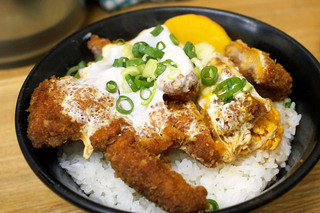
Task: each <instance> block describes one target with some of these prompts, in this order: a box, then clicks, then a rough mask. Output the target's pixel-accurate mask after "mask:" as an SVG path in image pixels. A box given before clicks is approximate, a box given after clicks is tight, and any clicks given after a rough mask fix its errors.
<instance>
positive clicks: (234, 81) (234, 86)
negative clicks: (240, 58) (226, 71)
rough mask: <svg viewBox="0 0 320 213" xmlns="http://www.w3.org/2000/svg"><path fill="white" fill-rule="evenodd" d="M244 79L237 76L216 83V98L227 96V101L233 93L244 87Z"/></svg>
mask: <svg viewBox="0 0 320 213" xmlns="http://www.w3.org/2000/svg"><path fill="white" fill-rule="evenodd" d="M243 82H244V81H243V80H242V79H240V78H238V77H231V78H227V79H226V80H224V81H222V82H221V83H220V84H218V85H217V87H216V88H215V91H214V92H215V94H216V95H217V97H218V98H227V99H226V100H225V101H227V102H228V103H229V102H230V101H231V100H230V98H231V99H232V98H233V95H234V94H235V93H237V92H238V91H240V90H241V89H242V88H243V87H244V85H243V84H244V83H243ZM220 90H222V92H220Z"/></svg>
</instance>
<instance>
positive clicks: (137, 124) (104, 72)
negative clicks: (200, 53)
mask: <svg viewBox="0 0 320 213" xmlns="http://www.w3.org/2000/svg"><path fill="white" fill-rule="evenodd" d="M162 27H163V28H164V29H163V31H162V32H161V33H160V34H159V35H158V36H156V37H155V36H153V35H152V34H151V33H150V32H151V31H152V30H153V29H154V27H152V28H150V29H146V30H144V31H142V32H141V33H140V34H139V35H138V36H137V37H136V38H134V39H133V40H131V41H129V42H127V43H130V44H132V45H133V44H134V43H136V42H139V41H144V42H146V43H147V44H148V45H149V46H151V47H156V45H157V43H158V42H160V41H162V42H163V43H164V44H165V46H166V47H165V49H164V50H163V51H164V52H165V54H164V56H163V58H162V59H160V60H159V61H165V60H166V59H171V60H173V62H174V63H176V64H177V66H178V69H179V70H180V71H181V74H183V75H187V74H189V73H190V72H193V65H192V63H191V61H190V60H189V58H188V57H187V56H186V55H185V53H184V50H183V47H182V46H176V45H174V44H173V43H172V41H171V40H170V37H169V35H170V32H169V30H168V28H167V27H166V26H164V25H163V26H162ZM123 47H124V45H119V44H118V45H117V44H109V45H106V46H105V47H104V48H103V60H102V61H99V62H95V63H92V64H90V65H89V66H88V67H86V68H83V69H81V70H80V71H79V73H80V76H81V78H80V81H83V82H84V83H87V84H90V85H94V86H95V87H96V88H98V89H99V90H100V91H105V87H106V83H107V82H108V81H110V80H113V81H115V82H116V83H117V85H118V89H119V90H118V92H116V93H110V94H111V95H112V97H114V98H115V100H117V99H118V98H119V96H120V95H124V96H127V97H129V98H130V99H131V100H132V101H133V103H134V110H133V111H132V112H131V113H130V114H129V115H122V114H120V113H118V112H117V111H116V110H114V111H115V112H116V113H118V116H122V117H124V118H126V119H127V121H128V122H129V123H131V124H132V126H133V127H134V128H135V129H136V130H137V132H139V130H141V129H142V128H143V127H145V126H148V125H149V116H148V115H149V113H151V112H152V111H154V110H157V108H156V107H152V106H155V105H160V106H162V105H163V104H164V101H163V94H164V92H163V84H165V83H167V82H168V81H172V80H170V79H168V78H167V75H168V74H169V73H170V68H169V66H167V69H166V71H165V72H164V73H162V75H160V76H159V77H158V79H157V89H156V92H155V96H154V98H153V99H152V101H151V103H150V104H149V105H142V104H141V102H142V101H143V100H142V99H141V98H140V91H137V92H130V93H125V92H124V91H123V87H122V86H121V85H122V84H126V85H127V83H126V81H125V79H123V77H122V75H121V71H122V70H124V68H123V67H112V64H113V62H114V60H115V59H117V58H120V57H126V55H125V54H124V52H123V51H122V49H123ZM127 87H128V86H127ZM149 89H150V90H151V91H152V89H153V87H151V88H149Z"/></svg>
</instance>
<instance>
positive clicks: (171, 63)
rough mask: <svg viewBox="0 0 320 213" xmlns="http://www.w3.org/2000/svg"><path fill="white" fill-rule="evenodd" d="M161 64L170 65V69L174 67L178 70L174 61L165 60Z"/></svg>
mask: <svg viewBox="0 0 320 213" xmlns="http://www.w3.org/2000/svg"><path fill="white" fill-rule="evenodd" d="M162 63H163V64H168V65H170V66H172V67H174V68H178V65H177V64H176V63H175V62H174V61H172V60H171V59H167V60H165V61H164V62H162Z"/></svg>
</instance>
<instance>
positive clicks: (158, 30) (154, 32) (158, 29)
mask: <svg viewBox="0 0 320 213" xmlns="http://www.w3.org/2000/svg"><path fill="white" fill-rule="evenodd" d="M162 31H163V27H162V26H161V25H157V26H156V27H155V28H154V29H153V30H152V31H151V32H150V33H151V34H152V35H153V36H158V35H160V33H161V32H162Z"/></svg>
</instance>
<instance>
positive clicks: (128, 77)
mask: <svg viewBox="0 0 320 213" xmlns="http://www.w3.org/2000/svg"><path fill="white" fill-rule="evenodd" d="M124 79H126V81H127V83H128V85H129V87H130V88H131V90H132V91H133V92H137V91H138V90H139V87H138V86H137V85H136V83H134V78H133V77H132V75H130V74H128V75H126V77H125V78H124Z"/></svg>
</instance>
